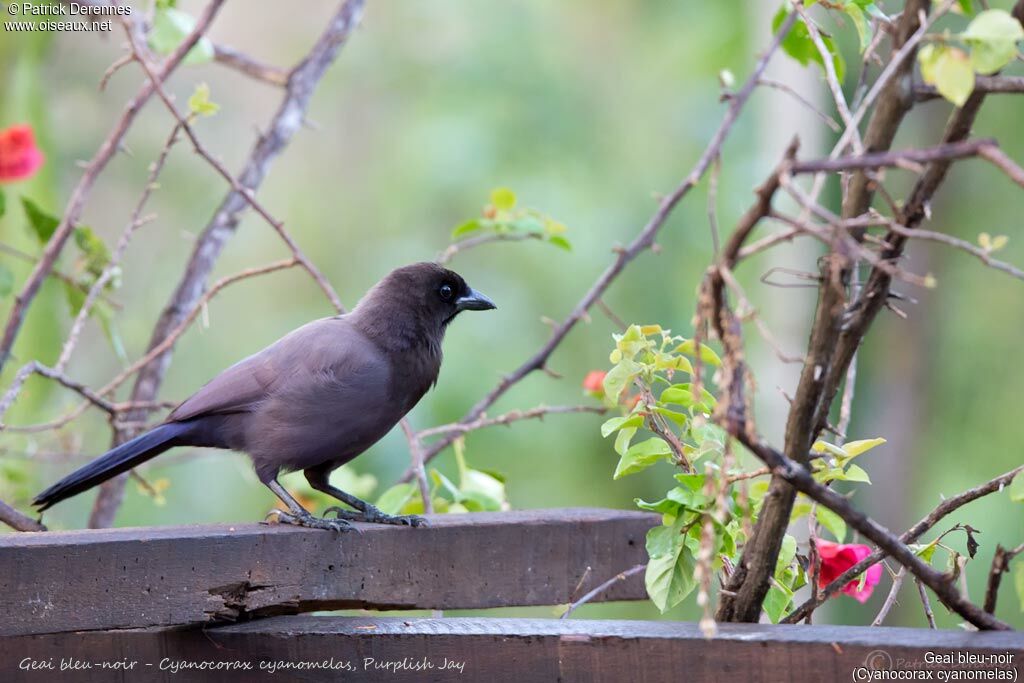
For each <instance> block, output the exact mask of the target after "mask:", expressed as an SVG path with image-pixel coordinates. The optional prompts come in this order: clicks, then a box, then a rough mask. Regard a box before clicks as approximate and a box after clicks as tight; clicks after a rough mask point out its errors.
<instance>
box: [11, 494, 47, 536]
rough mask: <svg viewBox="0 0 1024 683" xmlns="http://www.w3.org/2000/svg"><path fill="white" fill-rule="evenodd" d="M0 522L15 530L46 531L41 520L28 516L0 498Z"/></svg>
mask: <svg viewBox="0 0 1024 683" xmlns="http://www.w3.org/2000/svg"><path fill="white" fill-rule="evenodd" d="M0 522H3V523H4V524H6V525H7V526H9V527H11V528H12V529H14V530H15V531H46V530H47V529H46V527H45V526H43V524H42V522H37V521H36V520H34V519H32V518H31V517H28V516H26V515H24V514H22V513H21V512H19V511H18V510H15V509H14V508H13V507H11V506H10V505H8V504H7V503H5V502H3V501H2V500H0Z"/></svg>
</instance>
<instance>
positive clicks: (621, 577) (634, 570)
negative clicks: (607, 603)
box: [558, 564, 647, 619]
mask: <svg viewBox="0 0 1024 683" xmlns="http://www.w3.org/2000/svg"><path fill="white" fill-rule="evenodd" d="M645 569H647V565H646V564H638V565H635V566H632V567H630V568H629V569H627V570H626V571H624V572H619V573H618V574H616V575H615V576H613V577H612V578H610V579H608V580H607V581H605V582H604V583H602V584H601V585H600V586H598V587H597V588H595V589H594V590H592V591H589V592H588V593H587V594H586V595H584V596H583V597H582V598H580V599H579V600H577V601H576V602H574V603H572V604H571V605H569V607H568V609H566V610H565V612H563V613H562V616H560V617H558V618H559V619H568V618H569V617H570V616H571V615H572V613H573V612H575V611H576V610H577V609H578V608H580V607H581V606H583V605H585V604H587V603H588V602H590V601H591V600H593V599H594V598H596V597H597V596H598V595H600V594H601V593H604V592H605V591H606V590H608V589H609V588H611V587H612V586H614V585H615V584H617V583H619V582H620V581H625V580H626V579H628V578H629V577H631V576H634V575H636V574H639V573H640V572H642V571H643V570H645Z"/></svg>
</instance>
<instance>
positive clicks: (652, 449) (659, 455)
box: [612, 436, 672, 479]
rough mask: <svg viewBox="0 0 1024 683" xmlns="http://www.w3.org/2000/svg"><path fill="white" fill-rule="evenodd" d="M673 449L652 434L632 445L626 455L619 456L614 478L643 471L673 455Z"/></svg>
mask: <svg viewBox="0 0 1024 683" xmlns="http://www.w3.org/2000/svg"><path fill="white" fill-rule="evenodd" d="M671 453H672V450H671V449H670V448H669V447H668V444H667V443H665V441H664V440H663V439H661V438H660V437H657V436H652V437H651V438H649V439H647V440H646V441H641V442H640V443H638V444H636V445H634V446H631V447H630V448H629V450H628V451H626V453H625V455H623V456H622V457H621V458H619V464H618V466H617V467H616V468H615V474H614V475H612V478H613V479H621V478H622V477H625V476H627V475H629V474H635V473H637V472H641V471H643V470H645V469H647V468H648V467H650V466H651V465H653V464H654V463H656V462H658V461H659V460H662V459H664V458H665V457H667V456H669V455H671Z"/></svg>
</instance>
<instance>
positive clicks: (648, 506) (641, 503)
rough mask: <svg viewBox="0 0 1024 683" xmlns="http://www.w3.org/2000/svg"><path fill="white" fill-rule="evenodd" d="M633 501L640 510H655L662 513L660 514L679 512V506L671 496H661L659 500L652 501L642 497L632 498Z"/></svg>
mask: <svg viewBox="0 0 1024 683" xmlns="http://www.w3.org/2000/svg"><path fill="white" fill-rule="evenodd" d="M633 502H634V503H635V504H636V506H637V507H638V508H640V509H641V510H648V511H650V512H657V513H658V514H662V515H667V514H673V515H676V514H678V513H679V507H680V505H679V503H678V502H677V501H674V500H672V499H671V498H668V497H666V498H662V499H661V500H659V501H656V502H654V503H648V502H647V501H645V500H644V499H642V498H634V499H633Z"/></svg>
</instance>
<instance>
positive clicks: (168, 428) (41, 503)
mask: <svg viewBox="0 0 1024 683" xmlns="http://www.w3.org/2000/svg"><path fill="white" fill-rule="evenodd" d="M191 428H192V426H191V425H190V424H188V423H183V422H168V423H166V424H162V425H160V426H159V427H157V428H155V429H152V430H150V431H148V432H146V433H145V434H141V435H139V436H137V437H135V438H134V439H132V440H131V441H128V442H125V443H123V444H121V445H120V446H118V447H117V448H114V449H112V450H110V451H108V452H107V453H106V454H104V455H101V456H100V457H98V458H96V459H95V460H93V461H92V462H91V463H89V464H88V465H86V466H85V467H82V468H81V469H78V470H75V471H74V472H72V473H71V474H69V475H68V476H66V477H64V478H63V479H61V480H60V481H58V482H57V483H56V484H54V485H53V486H51V487H50V488H48V489H46V490H45V491H43V492H42V493H40V494H39V495H38V496H36V497H35V500H33V501H32V504H33V505H35V506H36V507H38V508H39V511H40V512H42V511H43V510H45V509H46V508H48V507H50V506H51V505H54V504H56V503H59V502H60V501H62V500H64V499H65V498H70V497H71V496H74V495H77V494H79V493H81V492H82V491H85V490H87V489H91V488H92V487H93V486H96V485H97V484H101V483H103V482H105V481H106V480H107V479H111V478H113V477H115V476H117V475H118V474H121V473H122V472H126V471H127V470H130V469H131V468H133V467H135V466H136V465H141V464H142V463H144V462H146V461H147V460H149V459H150V458H154V457H156V456H158V455H160V454H161V453H163V452H164V451H166V450H167V449H168V448H172V447H173V446H176V445H178V439H179V437H181V436H182V435H184V434H186V433H187V432H188V431H190V430H191Z"/></svg>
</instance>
